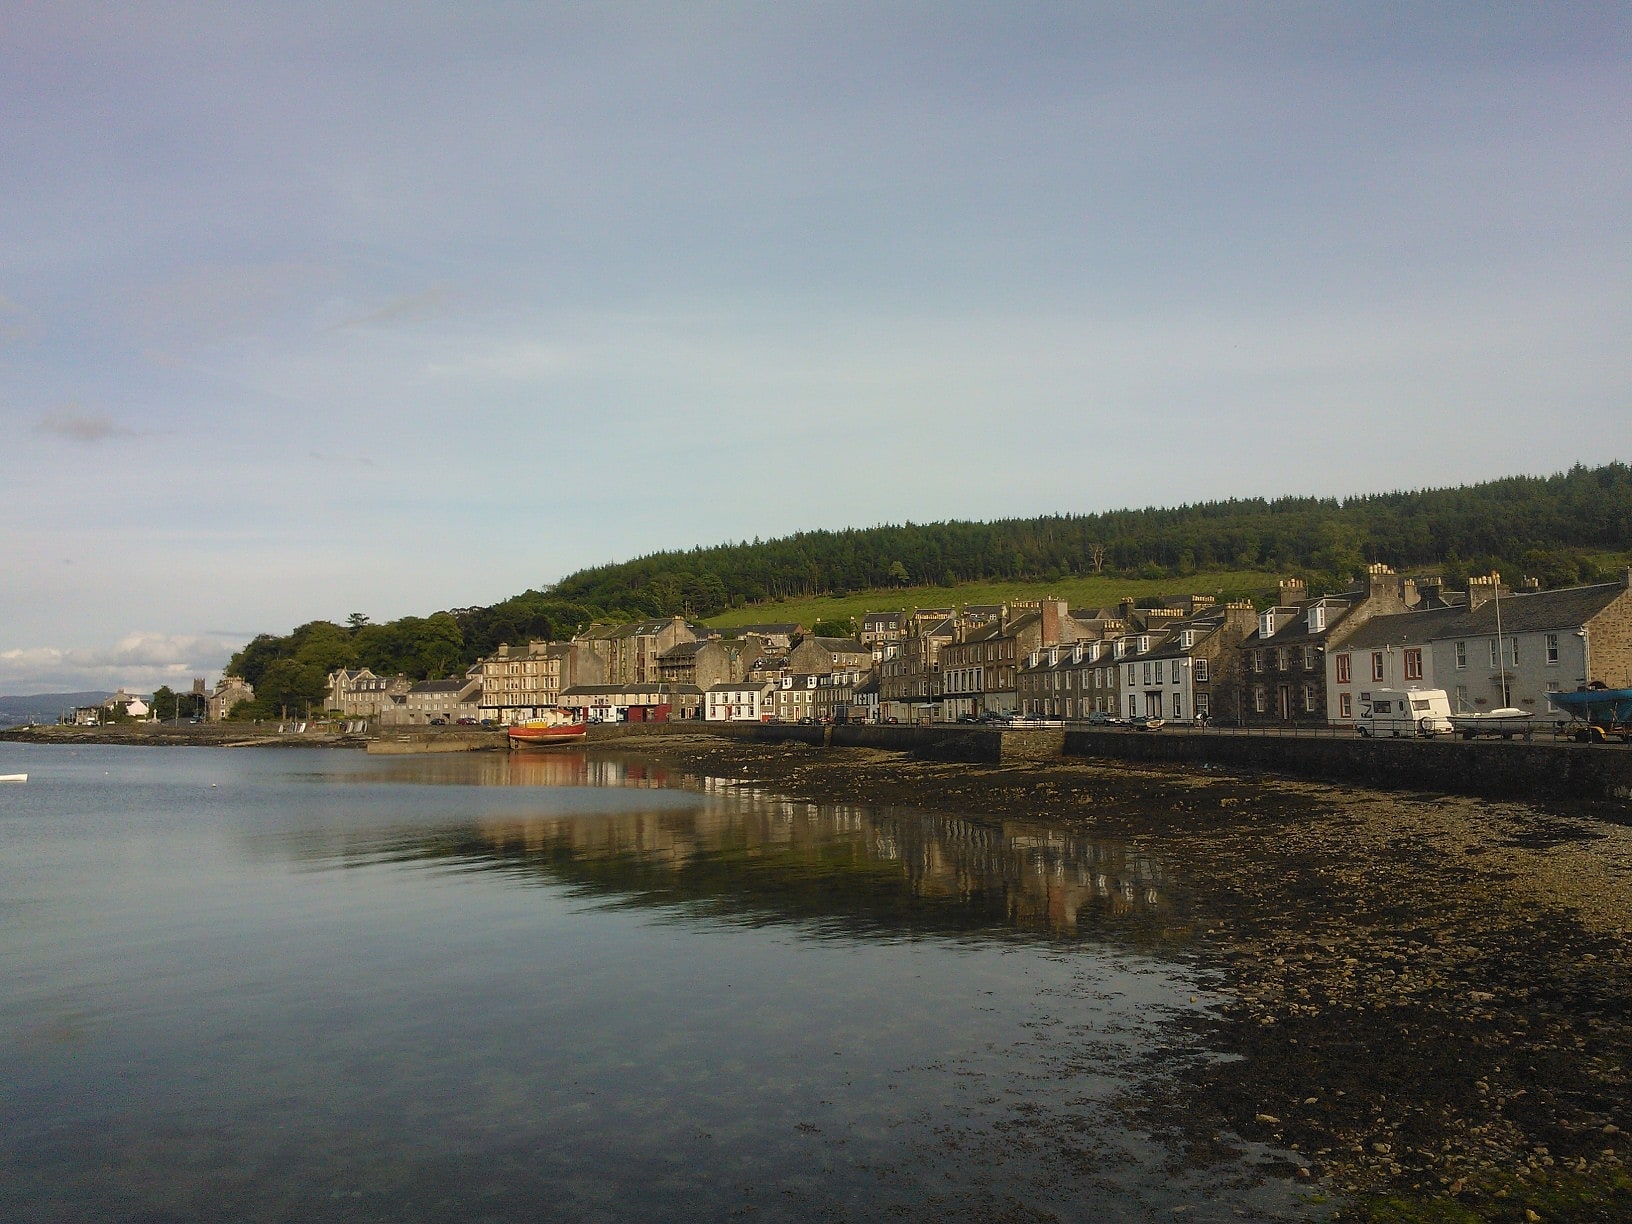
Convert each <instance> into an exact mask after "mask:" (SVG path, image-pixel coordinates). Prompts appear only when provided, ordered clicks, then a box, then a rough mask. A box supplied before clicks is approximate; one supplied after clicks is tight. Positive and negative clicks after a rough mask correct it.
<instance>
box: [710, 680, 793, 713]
mask: <svg viewBox="0 0 1632 1224" xmlns="http://www.w3.org/2000/svg"><path fill="white" fill-rule="evenodd" d="M773 691H774V690H773V686H772V685H771V683H770V682H769V681H760V680H739V681H734V682H727V683H724V684H716V685H713V686H712V687H710V688H709V690H708V692H706V693H704V694H703V718H704V720H705V721H707V722H764V721H766V720H767V719H769V718H771V717H772V716H773V714H774V711H775V709H776V706H775V702H774V699H773V698H772V696H771V694H772V692H773Z"/></svg>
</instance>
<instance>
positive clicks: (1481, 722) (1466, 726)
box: [1451, 706, 1536, 740]
mask: <svg viewBox="0 0 1632 1224" xmlns="http://www.w3.org/2000/svg"><path fill="white" fill-rule="evenodd" d="M1535 717H1536V716H1535V715H1534V714H1533V713H1532V712H1531V711H1529V710H1520V709H1517V708H1515V707H1513V706H1506V707H1504V708H1502V709H1500V710H1491V711H1490V712H1489V713H1482V714H1452V715H1451V726H1453V727H1455V728H1456V733H1457V734H1458V735H1460V736H1461V737H1462V738H1463V739H1470V740H1471V739H1477V738H1478V737H1479V736H1481V735H1499V736H1501V737H1502V738H1503V739H1512V738H1513V737H1514V736H1519V737H1521V738H1523V739H1530V738H1532V737H1533V736H1534V735H1535V733H1536V723H1535Z"/></svg>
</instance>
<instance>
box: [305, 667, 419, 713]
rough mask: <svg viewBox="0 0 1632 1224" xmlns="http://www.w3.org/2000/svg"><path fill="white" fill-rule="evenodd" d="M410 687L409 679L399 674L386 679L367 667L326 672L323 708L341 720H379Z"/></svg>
mask: <svg viewBox="0 0 1632 1224" xmlns="http://www.w3.org/2000/svg"><path fill="white" fill-rule="evenodd" d="M410 687H411V684H410V681H409V679H408V677H407V676H404V675H402V674H400V673H399V674H398V675H395V676H390V677H386V676H376V675H375V674H374V673H373V672H372V671H370V670H369V669H368V668H366V667H359V668H341V669H339V670H338V671H332V672H330V673H329V689H328V696H327V698H326V701H327V706H326V708H327V709H329V710H333V711H337V712H338V713H339V715H340V716H341V717H342V718H372V719H378V718H379V717H380V715H381V714H383V713H384V712H385V711H386V710H388V709H390V708H391V706H392V704H393V702H394V701H395V699H396V698H398V697H401V696H403V695H404V694H405V693H407V691H408V689H409V688H410Z"/></svg>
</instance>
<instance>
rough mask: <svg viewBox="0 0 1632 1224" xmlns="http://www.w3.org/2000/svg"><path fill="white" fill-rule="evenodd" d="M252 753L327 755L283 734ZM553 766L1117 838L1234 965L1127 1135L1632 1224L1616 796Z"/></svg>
mask: <svg viewBox="0 0 1632 1224" xmlns="http://www.w3.org/2000/svg"><path fill="white" fill-rule="evenodd" d="M60 730H67V731H77V732H80V734H77V735H71V736H67V735H51V736H49V737H46V736H38V735H30V736H27V737H22V736H18V735H15V734H11V733H0V734H3V737H4V738H6V739H11V740H19V739H21V740H23V742H31V743H91V742H113V743H123V744H134V743H159V742H167V743H170V744H174V743H181V742H185V743H192V744H200V743H209V744H210V745H211V746H228V745H229V744H233V743H236V744H239V745H243V744H245V743H246V737H244V736H243V734H242V732H243V730H244V728H242V727H237V728H228V729H225V730H222V731H221V732H220V733H219V734H218V735H217V736H215V737H214V738H212V739H209V740H205V739H202V738H201V737H197V736H194V735H187V736H185V737H181V738H179V739H175V738H173V739H170V740H168V741H160V740H155V739H153V738H151V737H142V736H132V735H129V734H122V735H118V736H104V737H98V738H95V739H93V738H91V736H90V734H87V733H88V732H92V731H94V730H102V731H107V730H111V729H107V728H104V729H87V728H71V729H60ZM181 730H184V731H187V732H196V731H198V728H195V727H189V728H181ZM466 734H467V735H468V734H469V733H468V732H466ZM479 734H484V735H486V736H487V737H488V738H489V739H492V738H494V736H493V733H492V732H485V733H479ZM248 742H253V743H258V744H262V745H265V746H277V745H283V744H286V745H288V746H319V745H316V744H313V743H312V742H311V741H310V739H299V738H297V737H288V736H285V737H279V736H277V735H276V733H275V732H272V733H271V734H269V735H266V736H264V737H263V738H261V739H259V740H253V741H248ZM499 742H500V744H501V745H502V740H500V741H499ZM322 746H326V747H354V748H355V747H361V746H363V741H361V740H353V741H352V742H351V743H349V744H348V743H342V742H341V741H340V740H339V739H337V738H333V737H331V738H330V739H329V740H328V742H326V743H325V744H323V745H322ZM499 750H501V751H503V750H505V749H503V748H502V746H501V747H500V748H499ZM546 751H550V750H546ZM555 751H577V752H585V751H587V752H589V753H591V754H593V755H612V756H617V755H638V756H640V757H642V758H646V759H655V760H658V761H661V762H663V763H665V764H668V765H671V766H672V767H674V768H675V769H676V770H677V771H681V772H686V773H691V774H694V775H708V776H718V777H729V778H732V779H733V780H736V781H738V782H740V783H742V784H747V785H754V786H759V787H763V788H765V789H767V790H771V791H775V792H777V793H780V794H783V795H786V796H788V797H790V798H794V799H801V800H806V801H809V802H813V803H857V804H865V805H867V806H871V807H878V808H887V807H904V808H934V809H939V810H944V811H951V812H957V813H959V814H960V815H966V816H968V817H970V818H972V819H975V820H983V821H989V822H1000V821H1002V820H1004V819H1008V818H1022V817H1023V818H1025V819H1026V820H1030V821H1039V820H1041V821H1048V822H1052V823H1056V824H1058V825H1060V826H1061V827H1062V828H1068V829H1073V830H1079V831H1083V832H1085V833H1087V832H1091V833H1093V834H1096V835H1099V836H1102V837H1107V838H1115V839H1117V840H1120V841H1122V842H1123V843H1125V844H1126V845H1127V846H1128V847H1129V849H1130V850H1133V851H1135V852H1138V853H1142V854H1148V855H1151V856H1152V857H1156V858H1159V859H1160V860H1161V861H1162V863H1163V864H1164V867H1165V869H1166V870H1167V871H1168V872H1170V873H1171V874H1172V875H1173V876H1174V877H1175V878H1176V879H1177V880H1179V881H1180V882H1182V885H1183V887H1184V889H1185V890H1186V892H1187V893H1188V894H1189V896H1190V897H1191V899H1192V901H1191V907H1190V912H1191V913H1192V914H1193V918H1192V919H1191V921H1190V923H1189V925H1188V927H1186V928H1183V929H1178V930H1175V931H1174V933H1173V940H1174V943H1173V953H1174V955H1175V956H1179V957H1186V958H1191V959H1194V960H1195V961H1196V962H1198V963H1200V964H1202V965H1204V966H1205V967H1206V968H1207V969H1208V971H1209V972H1213V973H1216V974H1217V975H1218V977H1219V979H1220V980H1221V982H1222V983H1223V990H1224V993H1225V996H1226V1001H1225V1002H1223V1003H1222V1004H1221V1005H1220V1006H1219V1008H1218V1009H1217V1010H1216V1011H1215V1012H1213V1013H1209V1015H1207V1016H1206V1017H1204V1018H1201V1019H1198V1020H1196V1021H1194V1022H1193V1031H1190V1032H1188V1033H1176V1034H1175V1035H1176V1037H1178V1038H1180V1040H1179V1041H1178V1043H1177V1045H1178V1047H1179V1048H1178V1050H1177V1052H1170V1053H1169V1054H1168V1055H1167V1056H1166V1058H1165V1059H1164V1060H1163V1063H1162V1065H1159V1066H1153V1067H1151V1068H1150V1069H1149V1070H1150V1071H1151V1073H1152V1082H1153V1083H1157V1084H1162V1085H1165V1088H1164V1089H1163V1090H1162V1091H1159V1092H1156V1093H1154V1094H1153V1095H1151V1096H1149V1097H1148V1098H1145V1099H1143V1100H1141V1101H1139V1102H1131V1103H1130V1104H1129V1108H1128V1111H1127V1112H1128V1119H1129V1124H1130V1126H1135V1127H1138V1128H1141V1129H1145V1130H1148V1131H1150V1132H1152V1133H1155V1134H1158V1135H1160V1136H1162V1137H1164V1138H1166V1139H1168V1140H1169V1141H1171V1142H1172V1143H1174V1144H1175V1146H1176V1147H1177V1148H1178V1149H1179V1150H1181V1151H1184V1152H1186V1153H1187V1154H1188V1155H1189V1156H1191V1157H1192V1158H1193V1159H1195V1160H1197V1161H1207V1160H1210V1159H1215V1158H1219V1157H1228V1156H1231V1155H1233V1154H1236V1153H1239V1152H1241V1151H1242V1150H1243V1146H1244V1145H1255V1144H1267V1145H1270V1146H1272V1147H1275V1148H1277V1149H1281V1150H1283V1151H1290V1152H1292V1153H1294V1154H1295V1156H1296V1159H1297V1160H1298V1161H1300V1162H1303V1163H1301V1164H1287V1165H1286V1166H1285V1167H1284V1168H1283V1169H1281V1170H1280V1172H1281V1173H1282V1174H1283V1175H1284V1176H1287V1177H1289V1178H1293V1179H1296V1180H1297V1181H1299V1182H1300V1183H1302V1184H1305V1185H1307V1186H1308V1193H1309V1195H1310V1196H1311V1202H1312V1203H1314V1202H1318V1201H1320V1200H1319V1196H1321V1195H1322V1194H1329V1195H1332V1196H1341V1197H1342V1198H1343V1199H1344V1200H1345V1201H1344V1204H1343V1205H1342V1206H1341V1208H1340V1209H1339V1210H1338V1211H1337V1213H1336V1215H1335V1216H1334V1217H1333V1218H1335V1219H1338V1220H1344V1221H1352V1220H1364V1221H1378V1222H1381V1221H1415V1220H1421V1221H1430V1220H1433V1221H1450V1220H1466V1221H1504V1222H1505V1221H1526V1222H1527V1224H1528V1221H1530V1220H1531V1219H1537V1220H1554V1221H1556V1220H1594V1221H1596V1220H1602V1219H1608V1218H1632V1175H1629V1173H1628V1168H1627V1163H1628V1161H1629V1159H1632V1141H1629V1140H1628V1137H1627V1132H1628V1131H1632V1029H1629V1027H1628V1026H1627V1024H1626V1023H1625V1020H1624V1018H1625V1017H1626V1016H1628V1015H1632V939H1629V935H1632V827H1628V823H1627V811H1626V807H1625V805H1624V804H1614V805H1608V804H1596V805H1595V804H1574V805H1571V807H1569V808H1568V809H1560V808H1559V806H1558V805H1556V804H1555V805H1543V804H1539V803H1534V802H1527V801H1510V802H1507V801H1494V800H1489V799H1478V798H1471V797H1458V796H1453V795H1446V794H1441V793H1433V792H1427V791H1409V790H1389V791H1384V790H1366V789H1362V788H1359V787H1355V786H1345V785H1338V784H1332V783H1322V782H1311V781H1306V780H1298V779H1293V778H1288V777H1284V776H1270V775H1260V774H1254V773H1248V772H1243V771H1234V772H1232V771H1226V770H1222V769H1213V768H1209V767H1206V766H1200V765H1182V764H1175V763H1163V764H1160V765H1157V764H1136V763H1128V762H1121V761H1114V762H1113V761H1107V760H1105V759H1096V760H1086V759H1073V758H1055V759H1051V760H1042V761H1038V760H1027V761H1019V760H1016V761H1009V762H1004V761H1001V760H998V761H990V762H986V763H969V762H956V761H935V760H928V759H923V758H920V757H916V756H912V755H908V754H906V753H903V752H899V751H889V750H885V749H880V748H845V747H822V746H820V745H811V744H806V743H800V742H797V741H793V740H788V741H781V742H763V741H759V740H755V739H748V738H742V737H731V736H721V735H716V734H713V733H711V732H709V731H704V730H702V729H695V730H693V729H690V728H678V727H672V728H670V729H668V730H667V731H666V732H665V733H663V734H647V733H642V734H618V735H607V736H591V738H590V739H589V740H587V741H585V742H582V743H579V744H575V745H571V746H565V747H564V748H563V749H558V750H555ZM1186 1037H1188V1038H1190V1039H1193V1040H1191V1041H1186V1040H1184V1039H1185V1038H1186ZM1186 1045H1196V1046H1199V1048H1201V1049H1205V1050H1209V1051H1214V1052H1217V1053H1220V1054H1224V1055H1227V1056H1231V1059H1232V1060H1231V1061H1222V1060H1219V1059H1216V1058H1199V1057H1195V1056H1193V1054H1191V1055H1187V1054H1186V1053H1185V1049H1184V1047H1185V1046H1186ZM1331 1205H1332V1204H1331V1202H1330V1200H1327V1201H1326V1205H1325V1207H1324V1208H1323V1210H1326V1209H1329V1208H1330V1207H1331Z"/></svg>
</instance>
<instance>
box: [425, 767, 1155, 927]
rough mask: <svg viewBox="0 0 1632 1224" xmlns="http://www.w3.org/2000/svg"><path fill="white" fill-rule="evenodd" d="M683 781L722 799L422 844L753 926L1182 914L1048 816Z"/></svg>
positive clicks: (1138, 862) (591, 775)
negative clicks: (857, 801) (879, 804)
mask: <svg viewBox="0 0 1632 1224" xmlns="http://www.w3.org/2000/svg"><path fill="white" fill-rule="evenodd" d="M478 776H479V777H480V778H481V780H482V781H483V782H486V783H489V784H499V785H507V784H522V785H532V786H538V785H545V786H594V787H637V788H640V787H660V786H663V785H665V784H667V783H669V782H670V781H671V779H670V777H669V776H668V775H667V774H666V773H665V772H664V771H663V770H662V769H661V768H660V767H654V766H652V765H651V764H649V763H645V762H639V761H634V760H625V759H616V758H605V757H594V758H591V757H588V756H587V755H585V754H579V753H560V754H538V755H537V756H528V755H526V754H512V755H511V756H510V757H507V758H496V759H495V760H493V761H491V762H482V763H480V765H479V766H478ZM672 781H674V782H679V781H680V779H678V778H675V779H672ZM686 782H687V785H688V786H689V787H690V788H691V789H693V790H698V791H701V792H702V793H703V794H704V795H705V796H708V797H709V799H710V800H711V802H708V803H705V804H702V805H700V806H698V807H694V808H685V809H671V808H652V807H650V806H643V805H640V804H638V803H635V804H631V805H629V808H628V809H623V808H619V809H617V810H609V811H596V812H594V813H579V812H571V811H567V812H561V813H558V814H539V815H536V816H531V815H529V816H520V815H511V814H505V815H498V814H493V815H490V816H487V817H485V818H481V819H479V820H477V821H476V822H475V823H474V824H473V825H472V826H471V827H470V828H469V829H468V830H466V831H464V835H463V836H461V837H459V838H458V839H457V843H456V844H449V842H448V841H447V840H446V838H445V837H439V838H438V839H437V846H436V847H435V848H433V847H431V846H426V847H424V849H426V850H427V851H430V852H431V853H432V854H433V855H449V856H452V857H455V858H457V859H459V860H460V861H461V862H462V863H463V864H464V865H467V866H468V865H489V866H493V867H502V868H503V869H506V870H508V871H511V872H515V871H518V870H522V871H526V870H534V871H536V872H537V873H538V874H539V875H540V876H541V877H544V878H546V879H548V880H551V881H554V882H559V883H565V884H568V885H571V886H575V887H576V888H577V889H578V890H579V891H580V892H581V893H583V894H586V895H593V896H598V897H603V898H605V899H607V900H610V901H612V902H614V903H618V904H625V905H675V904H681V905H686V906H692V907H696V906H702V907H705V908H707V909H709V910H710V911H711V912H714V913H716V914H732V915H735V916H736V917H739V918H741V919H744V920H748V921H766V920H771V921H776V920H790V919H791V920H797V921H802V922H807V923H811V924H814V925H816V926H817V927H820V926H822V925H824V924H833V925H836V926H838V927H842V928H845V929H851V928H853V927H855V926H856V925H857V924H858V923H859V924H863V925H867V926H871V927H874V928H887V929H890V930H896V931H912V930H917V929H946V928H954V929H961V930H967V931H976V930H984V931H988V932H989V931H993V930H994V929H996V930H1002V929H1006V930H1011V931H1013V930H1023V931H1029V932H1033V933H1038V932H1048V933H1051V934H1054V935H1060V936H1069V935H1073V934H1076V933H1078V932H1079V928H1081V927H1083V926H1091V927H1100V926H1103V925H1105V924H1107V923H1112V922H1116V921H1119V920H1125V919H1128V918H1141V917H1142V918H1145V919H1150V920H1154V921H1155V922H1157V923H1158V924H1161V925H1165V924H1166V923H1167V922H1171V921H1172V920H1173V919H1174V918H1175V917H1176V915H1175V914H1174V913H1173V912H1172V904H1171V893H1172V890H1171V888H1170V886H1169V884H1168V881H1167V880H1166V879H1165V877H1164V874H1163V871H1162V867H1161V865H1160V863H1159V862H1157V861H1156V860H1155V859H1153V858H1151V857H1150V856H1148V855H1144V854H1140V853H1136V852H1132V851H1130V850H1129V849H1128V848H1127V847H1125V846H1123V845H1121V844H1119V843H1116V842H1110V841H1105V840H1101V839H1095V838H1091V837H1088V836H1084V835H1082V834H1080V833H1076V832H1072V831H1068V830H1065V829H1062V828H1060V827H1057V826H1053V825H1050V824H1047V823H1045V822H1036V823H1033V822H1027V821H1016V820H1010V821H1004V822H1001V823H987V822H981V821H976V820H972V819H968V818H965V817H960V816H957V815H951V814H946V813H937V812H924V811H913V810H902V809H874V808H868V807H862V806H857V805H849V804H820V803H809V802H804V801H801V800H795V799H789V798H787V797H785V796H782V795H778V794H773V793H770V792H768V791H765V790H762V789H759V788H757V787H754V786H751V785H744V784H741V783H738V782H736V781H734V780H732V779H729V778H718V777H702V778H689V779H686ZM631 798H633V797H632V796H631Z"/></svg>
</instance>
